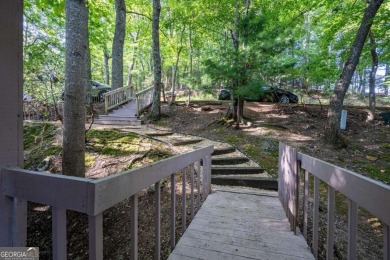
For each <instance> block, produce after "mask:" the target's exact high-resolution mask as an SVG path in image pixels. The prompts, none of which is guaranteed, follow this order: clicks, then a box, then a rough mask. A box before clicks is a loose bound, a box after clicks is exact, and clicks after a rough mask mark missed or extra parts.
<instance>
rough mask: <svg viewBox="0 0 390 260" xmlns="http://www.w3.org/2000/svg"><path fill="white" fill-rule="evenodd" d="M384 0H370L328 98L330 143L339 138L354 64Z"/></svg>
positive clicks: (327, 135) (328, 133)
mask: <svg viewBox="0 0 390 260" xmlns="http://www.w3.org/2000/svg"><path fill="white" fill-rule="evenodd" d="M383 1H384V0H370V2H369V4H368V5H367V7H366V9H365V10H364V15H363V18H362V20H361V23H360V27H359V30H358V32H357V34H356V37H355V40H354V43H353V45H352V48H351V50H350V53H349V57H348V59H347V61H346V62H345V64H344V68H343V72H342V74H341V76H340V78H339V80H338V82H337V83H336V86H335V88H334V92H333V95H332V97H331V98H330V103H329V109H328V122H327V127H326V133H325V135H326V138H327V140H329V141H330V142H331V143H336V142H337V141H338V140H339V130H340V119H341V110H342V106H343V102H344V97H345V94H346V92H347V90H348V87H349V84H350V83H351V79H352V76H353V74H354V72H355V69H356V66H357V64H358V63H359V58H360V54H361V53H362V49H363V46H364V43H365V41H366V38H367V35H368V33H369V31H370V28H371V26H372V24H373V20H374V17H375V15H376V13H377V11H378V9H379V7H380V6H381V5H382V3H383Z"/></svg>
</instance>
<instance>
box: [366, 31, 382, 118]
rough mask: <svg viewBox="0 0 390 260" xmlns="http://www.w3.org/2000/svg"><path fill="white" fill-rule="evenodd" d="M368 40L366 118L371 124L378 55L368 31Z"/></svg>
mask: <svg viewBox="0 0 390 260" xmlns="http://www.w3.org/2000/svg"><path fill="white" fill-rule="evenodd" d="M369 39H370V53H371V71H370V83H369V84H370V85H369V86H370V95H369V102H368V103H369V108H370V109H369V111H370V112H369V115H368V118H367V121H368V122H372V121H374V120H375V108H376V101H375V79H376V72H377V70H378V63H379V61H378V53H377V52H376V42H375V37H374V33H373V32H372V31H370V33H369Z"/></svg>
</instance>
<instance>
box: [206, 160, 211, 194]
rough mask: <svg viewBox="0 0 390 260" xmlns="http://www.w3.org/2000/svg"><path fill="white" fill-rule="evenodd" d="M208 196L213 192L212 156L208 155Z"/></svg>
mask: <svg viewBox="0 0 390 260" xmlns="http://www.w3.org/2000/svg"><path fill="white" fill-rule="evenodd" d="M206 158H207V168H206V169H207V196H208V195H209V194H210V192H211V156H210V155H208V156H207V157H206Z"/></svg>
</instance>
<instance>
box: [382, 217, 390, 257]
mask: <svg viewBox="0 0 390 260" xmlns="http://www.w3.org/2000/svg"><path fill="white" fill-rule="evenodd" d="M383 259H384V260H390V228H389V226H388V225H387V224H385V223H383Z"/></svg>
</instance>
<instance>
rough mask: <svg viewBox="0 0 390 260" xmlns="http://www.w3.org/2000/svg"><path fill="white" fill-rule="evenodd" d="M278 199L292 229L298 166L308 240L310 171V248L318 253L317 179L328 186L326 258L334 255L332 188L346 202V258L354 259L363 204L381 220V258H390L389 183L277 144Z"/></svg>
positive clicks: (295, 207)
mask: <svg viewBox="0 0 390 260" xmlns="http://www.w3.org/2000/svg"><path fill="white" fill-rule="evenodd" d="M278 166H279V187H278V188H279V189H278V193H279V198H280V200H281V202H282V205H283V207H284V209H285V212H286V215H287V217H288V219H289V221H290V224H291V229H292V230H294V231H296V227H297V225H298V215H299V214H298V209H299V208H300V207H299V205H300V204H299V203H300V201H299V197H300V195H299V186H300V169H302V170H304V179H303V186H304V191H303V201H301V203H302V204H303V205H302V208H303V214H302V216H303V220H302V221H303V235H304V237H305V238H306V239H307V238H308V236H307V229H308V201H309V174H311V175H313V176H314V195H313V196H314V199H313V200H314V201H313V208H314V212H313V225H312V229H313V236H312V250H313V253H314V255H315V256H316V257H317V256H318V229H319V187H320V186H319V185H320V181H322V182H323V183H325V184H326V185H327V186H328V203H327V204H328V210H327V211H328V212H327V214H328V217H327V223H328V224H327V229H328V230H327V242H326V249H327V257H328V259H331V258H332V257H333V247H334V233H335V232H334V218H335V191H338V192H340V193H342V194H344V195H345V196H346V197H347V198H348V201H349V207H348V259H356V256H357V255H356V254H357V253H356V252H357V251H356V249H357V246H356V245H357V244H356V241H357V209H358V206H357V205H359V207H362V208H364V209H366V210H368V211H369V212H371V213H372V214H373V215H375V216H376V217H377V218H379V219H380V220H381V221H382V224H383V227H384V228H383V232H384V235H383V238H384V247H383V252H384V259H389V257H390V232H389V226H390V207H387V206H384V205H387V204H388V200H389V198H390V186H388V185H385V184H383V183H381V182H378V181H375V180H372V179H370V178H367V177H365V176H362V175H359V174H357V173H354V172H352V171H349V170H347V169H343V168H341V167H338V166H336V165H333V164H331V163H327V162H324V161H322V160H320V159H317V158H314V157H311V156H309V155H306V154H303V153H301V152H298V151H297V150H296V149H295V148H292V147H290V146H287V145H285V144H283V143H280V144H279V165H278Z"/></svg>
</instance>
